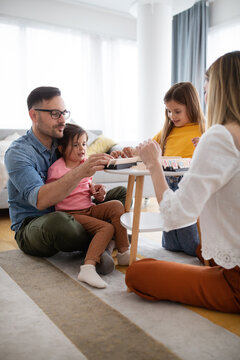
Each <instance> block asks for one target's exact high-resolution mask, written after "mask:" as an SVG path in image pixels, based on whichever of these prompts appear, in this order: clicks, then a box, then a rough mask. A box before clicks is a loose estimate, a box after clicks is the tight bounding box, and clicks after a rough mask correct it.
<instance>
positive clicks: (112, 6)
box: [58, 0, 196, 15]
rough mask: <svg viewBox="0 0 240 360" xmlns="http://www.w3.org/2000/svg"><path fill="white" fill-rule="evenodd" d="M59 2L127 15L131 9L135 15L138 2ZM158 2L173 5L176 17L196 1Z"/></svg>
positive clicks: (123, 0) (116, 0) (119, 0)
mask: <svg viewBox="0 0 240 360" xmlns="http://www.w3.org/2000/svg"><path fill="white" fill-rule="evenodd" d="M58 1H61V2H66V3H71V4H79V5H83V6H90V7H93V8H95V9H98V10H104V11H114V12H118V13H122V14H125V15H129V14H130V9H131V8H132V10H131V13H133V12H134V10H133V7H134V4H136V3H137V2H138V1H136V0H58ZM140 1H143V2H148V3H150V4H151V3H152V4H154V0H140ZM155 1H156V0H155ZM157 1H159V2H163V3H164V2H166V3H168V4H169V3H170V4H173V15H174V14H177V13H179V12H181V11H184V10H186V9H188V8H189V7H191V6H192V5H193V4H194V2H195V1H196V0H157ZM157 1H156V2H157Z"/></svg>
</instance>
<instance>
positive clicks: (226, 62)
mask: <svg viewBox="0 0 240 360" xmlns="http://www.w3.org/2000/svg"><path fill="white" fill-rule="evenodd" d="M208 73H209V88H208V100H207V101H208V127H210V126H212V125H214V124H221V125H224V124H226V123H229V122H236V123H238V124H239V125H240V51H234V52H231V53H227V54H225V55H223V56H221V57H220V58H218V59H217V60H216V61H215V62H214V63H213V64H212V65H211V66H210V68H209V69H208Z"/></svg>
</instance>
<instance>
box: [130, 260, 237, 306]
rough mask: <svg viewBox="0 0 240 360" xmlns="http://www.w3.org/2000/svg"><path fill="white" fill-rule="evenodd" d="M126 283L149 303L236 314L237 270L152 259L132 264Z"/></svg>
mask: <svg viewBox="0 0 240 360" xmlns="http://www.w3.org/2000/svg"><path fill="white" fill-rule="evenodd" d="M126 284H127V286H128V288H129V289H130V290H131V291H133V292H135V293H136V294H137V295H139V296H141V297H143V298H145V299H148V300H152V301H154V300H155V301H157V300H169V301H175V302H179V303H183V304H187V305H193V306H200V307H204V308H207V309H212V310H218V311H222V312H232V313H239V312H240V268H239V267H235V268H233V269H230V270H227V269H224V268H222V267H221V266H195V265H189V264H180V263H175V262H168V261H162V260H155V259H143V260H139V261H136V262H134V263H133V264H132V265H131V266H129V268H128V269H127V273H126Z"/></svg>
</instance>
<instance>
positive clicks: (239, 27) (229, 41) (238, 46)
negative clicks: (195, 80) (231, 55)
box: [207, 20, 240, 67]
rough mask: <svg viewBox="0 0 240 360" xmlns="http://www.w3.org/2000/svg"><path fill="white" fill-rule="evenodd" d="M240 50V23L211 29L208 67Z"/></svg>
mask: <svg viewBox="0 0 240 360" xmlns="http://www.w3.org/2000/svg"><path fill="white" fill-rule="evenodd" d="M234 50H240V23H239V20H238V22H234V23H232V24H226V25H221V26H217V27H214V28H212V29H211V28H210V29H209V33H208V51H207V53H208V55H207V67H209V66H210V65H211V64H212V63H213V62H214V61H215V60H216V59H217V58H218V57H219V56H221V55H224V54H225V53H227V52H230V51H234Z"/></svg>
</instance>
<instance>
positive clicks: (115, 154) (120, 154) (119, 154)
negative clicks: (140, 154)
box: [110, 150, 126, 159]
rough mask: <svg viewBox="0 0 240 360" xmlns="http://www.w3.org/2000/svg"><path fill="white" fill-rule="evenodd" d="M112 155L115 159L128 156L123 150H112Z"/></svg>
mask: <svg viewBox="0 0 240 360" xmlns="http://www.w3.org/2000/svg"><path fill="white" fill-rule="evenodd" d="M110 155H111V156H112V157H114V159H117V158H119V157H126V156H125V155H124V153H123V151H121V150H115V151H112V152H111V153H110Z"/></svg>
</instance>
